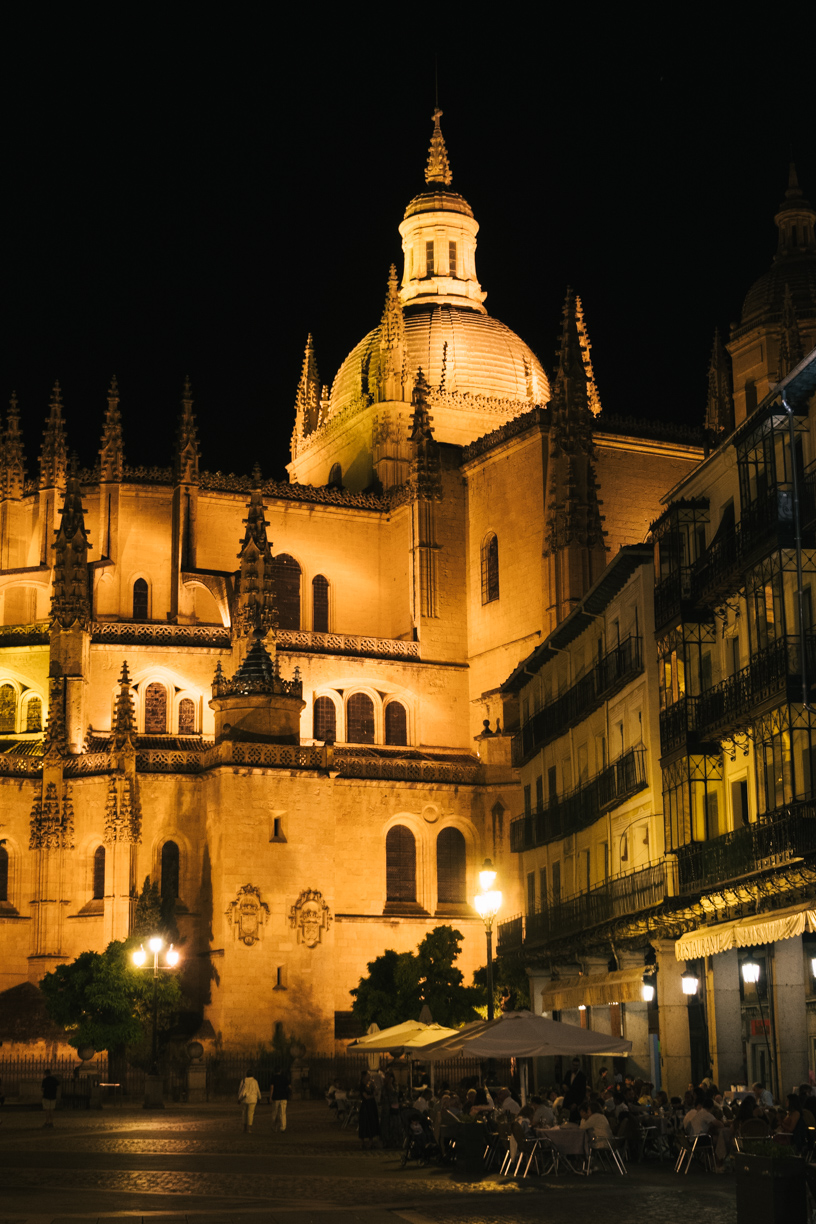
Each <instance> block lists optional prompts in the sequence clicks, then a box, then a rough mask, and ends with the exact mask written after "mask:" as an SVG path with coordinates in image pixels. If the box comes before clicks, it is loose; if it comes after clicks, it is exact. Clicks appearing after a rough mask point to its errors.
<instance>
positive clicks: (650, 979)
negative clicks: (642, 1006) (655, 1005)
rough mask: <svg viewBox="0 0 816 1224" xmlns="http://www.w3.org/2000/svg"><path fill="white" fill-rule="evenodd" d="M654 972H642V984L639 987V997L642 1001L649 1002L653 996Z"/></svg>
mask: <svg viewBox="0 0 816 1224" xmlns="http://www.w3.org/2000/svg"><path fill="white" fill-rule="evenodd" d="M655 993H656V991H655V984H654V974H652V973H644V975H643V985H642V986H641V988H640V997H641V999H643V1002H644V1003H651V1002H652V1001H653V1000H654V997H655Z"/></svg>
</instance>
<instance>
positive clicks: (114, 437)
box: [99, 374, 125, 482]
mask: <svg viewBox="0 0 816 1224" xmlns="http://www.w3.org/2000/svg"><path fill="white" fill-rule="evenodd" d="M99 461H100V473H99V478H100V480H107V481H112V482H119V481H121V480H122V477H123V475H124V468H125V452H124V448H123V445H122V414H121V413H120V411H119V385H118V383H117V382H116V375H115V374H114V376H113V378H112V379H111V385H110V387H109V388H108V410H107V412H106V413H105V425H104V428H103V430H102V446H101V447H100V450H99Z"/></svg>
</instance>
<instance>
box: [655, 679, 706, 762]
mask: <svg viewBox="0 0 816 1224" xmlns="http://www.w3.org/2000/svg"><path fill="white" fill-rule="evenodd" d="M698 701H699V697H690V696H689V695H688V694H685V695H684V696H682V697H681V698H680V700H679V701H675V702H674V704H673V705H670V706H669V707H668V708H667V709H665V710H661V711H660V751H661V753H662V754H663V756H668V754H669V753H670V752H674V750H675V749H676V748H684V747H685V746H686V745H687V744H688V741H689V737H690V736H692V735H695V734H696V731H697V702H698Z"/></svg>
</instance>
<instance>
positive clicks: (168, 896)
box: [161, 841, 179, 905]
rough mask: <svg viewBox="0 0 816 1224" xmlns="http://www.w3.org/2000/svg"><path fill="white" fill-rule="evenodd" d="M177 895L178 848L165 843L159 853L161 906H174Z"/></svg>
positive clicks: (173, 844)
mask: <svg viewBox="0 0 816 1224" xmlns="http://www.w3.org/2000/svg"><path fill="white" fill-rule="evenodd" d="M178 895H179V848H178V846H177V845H176V843H175V842H174V841H166V842H165V843H164V845H163V846H162V852H161V898H162V903H163V904H169V905H174V904H175V901H176V898H177V897H178Z"/></svg>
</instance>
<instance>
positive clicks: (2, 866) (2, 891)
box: [0, 846, 9, 901]
mask: <svg viewBox="0 0 816 1224" xmlns="http://www.w3.org/2000/svg"><path fill="white" fill-rule="evenodd" d="M8 885H9V856H8V850H7V849H6V847H5V846H0V901H8V899H9V896H8Z"/></svg>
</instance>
